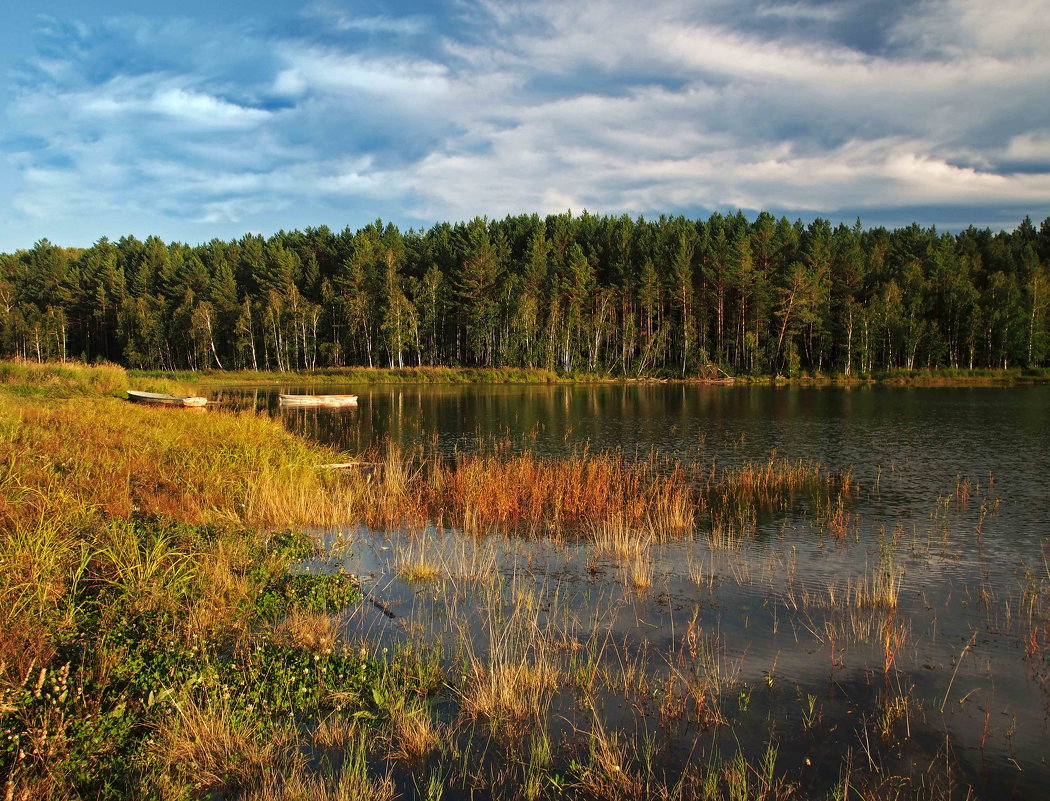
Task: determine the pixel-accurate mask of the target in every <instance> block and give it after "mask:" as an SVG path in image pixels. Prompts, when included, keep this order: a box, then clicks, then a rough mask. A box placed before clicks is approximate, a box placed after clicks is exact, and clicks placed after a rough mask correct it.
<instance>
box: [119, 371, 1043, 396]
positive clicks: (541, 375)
mask: <svg viewBox="0 0 1050 801" xmlns="http://www.w3.org/2000/svg"><path fill="white" fill-rule="evenodd" d="M128 375H129V377H130V378H132V379H134V380H135V381H137V382H145V383H153V384H156V382H161V384H164V383H167V384H169V385H170V384H172V383H181V384H183V385H188V386H208V385H230V384H237V385H253V384H258V385H272V384H289V383H299V384H316V385H324V384H596V383H691V384H733V383H740V384H771V385H778V386H780V385H801V386H860V385H866V384H887V385H892V386H990V385H1010V384H1045V383H1050V368H1023V369H1022V368H1010V369H1006V370H989V369H974V370H964V369H952V368H937V369H917V370H905V369H899V370H880V371H875V372H872V373H865V372H859V373H854V374H852V375H850V376H845V375H843V374H841V373H820V372H810V373H802V374H800V375H796V376H782V375H777V376H771V375H746V374H743V375H735V376H734V375H729V374H725V373H722V372H720V371H710V372H708V373H707V374H705V375H702V376H688V377H686V378H682V377H681V376H679V375H677V374H673V373H660V374H653V375H645V376H622V375H617V374H613V373H603V372H586V371H576V372H572V373H558V372H555V371H552V370H541V369H526V368H510V367H506V368H488V369H486V368H469V367H405V368H393V369H391V368H381V367H374V368H373V367H362V368H324V369H317V370H303V371H298V372H271V371H254V370H239V371H221V370H201V371H199V372H185V371H184V372H162V371H137V370H132V371H128ZM158 391H163V390H158Z"/></svg>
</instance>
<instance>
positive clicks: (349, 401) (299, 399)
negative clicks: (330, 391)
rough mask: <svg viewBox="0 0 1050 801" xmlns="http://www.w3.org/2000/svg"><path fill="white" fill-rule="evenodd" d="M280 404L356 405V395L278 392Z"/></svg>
mask: <svg viewBox="0 0 1050 801" xmlns="http://www.w3.org/2000/svg"><path fill="white" fill-rule="evenodd" d="M277 402H278V403H279V404H280V405H281V406H356V405H357V395H285V394H283V393H282V394H279V395H278V396H277Z"/></svg>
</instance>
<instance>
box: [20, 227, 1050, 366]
mask: <svg viewBox="0 0 1050 801" xmlns="http://www.w3.org/2000/svg"><path fill="white" fill-rule="evenodd" d="M1048 323H1050V218H1048V219H1047V220H1045V221H1043V222H1042V224H1041V225H1040V226H1039V227H1038V228H1036V226H1035V225H1034V224H1033V223H1032V221H1031V220H1030V219H1029V218H1025V219H1024V220H1023V221H1022V222H1021V223H1020V225H1019V226H1018V227H1017V228H1016V229H1015V230H1013V231H1012V232H1005V231H1004V232H993V231H992V230H990V229H977V228H974V227H970V228H968V229H966V230H963V231H961V232H959V233H943V232H938V231H937V230H936V229H935V228H925V227H922V226H920V225H918V224H912V225H910V226H908V227H905V228H898V229H895V230H887V229H886V228H881V227H880V228H870V229H865V228H862V227H861V224H860V221H859V220H858V222H857V223H856V224H855V225H853V226H848V225H841V224H840V225H837V226H833V225H832V224H831V223H830V222H829V221H827V220H826V219H821V218H817V219H814V220H813V221H812V222H810V223H808V224H805V223H803V222H802V221H801V220H798V221H795V222H791V221H789V220H788V219H786V218H780V219H777V218H776V217H774V216H773V215H771V214H769V213H766V212H763V213H760V214H759V215H758V216H757V217H756V218H755V219H754V220H749V219H748V218H747V217H746V216H745V215H744V214H743V213H740V212H738V213H736V214H728V215H726V214H721V213H715V214H713V215H712V216H711V217H709V218H708V219H706V220H692V219H687V218H685V217H670V216H661V217H659V218H658V219H654V220H647V219H643V218H637V219H633V218H631V217H628V216H621V217H614V216H597V215H592V214H588V213H586V212H585V213H583V214H582V215H573V214H571V213H566V214H559V215H551V216H548V217H546V218H541V217H539V216H537V215H522V216H516V217H507V218H506V219H502V220H488V219H482V218H476V219H474V220H471V221H469V222H461V223H456V224H452V223H440V224H437V225H434V226H433V227H432V228H430V229H428V230H409V231H401V230H399V229H398V228H397V227H396V226H394V225H391V224H384V223H383V222H382V221H380V220H377V221H376V222H374V223H372V224H370V225H367V226H365V227H364V228H361V229H360V230H358V231H352V230H350V229H349V228H346V229H345V230H343V231H341V232H335V231H333V230H331V229H329V228H327V227H323V226H322V227H319V228H307V229H306V230H303V231H298V230H296V231H290V232H286V231H281V232H278V233H276V234H274V235H273V236H270V237H269V238H266V237H263V236H259V235H254V234H250V235H245V236H243V237H241V238H240V239H238V240H236V241H221V240H218V239H213V240H212V241H210V242H208V243H206V244H199V245H195V246H191V245H188V244H183V243H179V242H172V243H165V242H164V241H162V240H161V239H159V238H158V237H155V236H150V237H148V238H146V239H145V241H140V240H139V239H136V238H135V237H133V236H124V237H122V238H120V239H119V240H118V241H116V242H114V241H111V240H109V239H107V238H102V239H100V240H98V241H97V242H96V243H95V244H94V245H92V246H91V247H89V248H86V249H84V248H65V247H59V246H56V245H54V244H52V243H51V242H49V241H48V240H46V239H44V240H41V241H39V242H37V243H36V244H35V245H34V246H33V247H32V248H31V249H29V250H19V251H17V252H15V253H6V254H2V255H0V353H2V355H3V356H5V357H21V358H23V359H29V360H33V361H48V360H56V359H57V360H61V359H79V360H83V361H87V362H95V361H102V360H107V361H112V362H116V363H119V364H122V365H125V366H127V367H133V368H142V369H163V370H176V369H189V370H201V369H208V368H218V369H225V370H233V369H249V370H264V369H265V370H276V371H282V370H300V369H313V368H320V367H345V366H360V365H367V366H390V367H403V366H410V365H462V366H482V367H542V368H547V369H551V370H557V371H558V372H561V373H573V372H581V371H590V372H600V373H606V374H609V375H618V376H664V377H675V376H678V377H689V376H702V377H703V376H707V377H715V376H717V375H722V374H726V375H785V376H793V375H799V374H802V373H804V372H810V373H816V372H819V373H824V374H839V375H844V376H862V375H865V374H871V373H872V372H874V371H878V370H885V369H896V368H904V369H917V368H956V369H977V368H980V369H986V368H1010V367H1038V366H1042V365H1046V364H1047V362H1048V359H1050V333H1048V329H1050V325H1048Z"/></svg>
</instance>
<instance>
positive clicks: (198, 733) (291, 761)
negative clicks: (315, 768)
mask: <svg viewBox="0 0 1050 801" xmlns="http://www.w3.org/2000/svg"><path fill="white" fill-rule="evenodd" d="M156 756H157V759H158V761H159V763H160V765H161V766H162V768H161V769H162V776H164V777H165V778H166V779H167V780H168V782H170V785H169V786H171V787H178V786H186V785H189V786H192V787H195V788H197V789H198V790H204V791H206V792H209V793H224V794H230V793H238V794H244V793H248V792H251V791H252V790H260V789H264V788H267V787H272V786H274V785H275V784H278V783H279V782H280V779H281V777H283V776H285V775H288V774H290V773H291V772H293V771H294V770H295V768H296V767H299V766H300V765H301V760H302V757H301V756H300V755H299V753H298V751H297V749H296V737H295V733H294V732H292V731H289V730H285V729H274V728H270V729H268V730H266V731H263V730H261V729H260V728H258V727H257V726H248V725H245V724H243V723H242V722H240V721H238V720H237V718H236V716H235V714H234V713H233V711H232V710H231V709H230V708H229V707H228V706H227V705H226V704H225V703H223V702H221V701H216V702H212V703H210V704H202V703H198V702H196V701H194V700H192V699H189V698H185V699H183V701H182V702H181V703H180V704H179V705H178V707H177V714H176V715H175V716H173V717H172V718H171V719H170V721H169V722H168V724H167V725H166V726H164V728H163V729H162V730H161V731H160V732H159V736H158V746H157V754H156Z"/></svg>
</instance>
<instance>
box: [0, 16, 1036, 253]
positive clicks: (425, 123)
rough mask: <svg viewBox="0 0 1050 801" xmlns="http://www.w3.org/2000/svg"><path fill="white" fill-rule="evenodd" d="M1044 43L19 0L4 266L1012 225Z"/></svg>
mask: <svg viewBox="0 0 1050 801" xmlns="http://www.w3.org/2000/svg"><path fill="white" fill-rule="evenodd" d="M12 6H15V8H12ZM30 6H31V8H30ZM144 9H148V11H145V10H144ZM1047 42H1050V14H1047V13H1046V7H1045V0H994V2H992V1H989V0H928V1H927V2H914V0H906V2H896V0H890V1H889V2H872V0H836V1H835V2H807V0H788V2H774V1H773V0H725V2H717V1H711V0H699V1H696V0H694V2H687V1H686V0H649V2H644V3H643V2H640V1H637V0H630V1H629V0H602V1H601V2H593V1H592V2H577V0H535V1H534V2H513V1H511V2H505V1H502V0H501V1H497V0H415V1H410V0H392V1H391V2H377V1H375V0H361V1H356V0H320V1H319V2H305V3H293V2H278V1H277V0H178V2H175V0H152V1H151V2H149V3H142V2H141V1H140V0H38V2H35V3H32V4H31V3H28V2H22V0H11V1H10V2H6V3H4V5H3V8H2V10H0V116H2V118H3V122H2V126H0V250H12V249H14V248H19V247H28V246H30V245H32V243H33V242H34V241H36V240H37V239H40V238H41V237H48V238H49V239H51V240H52V241H54V242H57V243H59V244H64V245H87V244H90V243H91V242H93V241H95V240H96V239H98V238H99V237H101V236H103V235H107V236H110V237H119V236H120V235H122V234H126V233H133V234H136V235H138V236H140V237H142V236H145V235H147V234H150V233H156V234H159V235H161V236H163V237H165V238H166V239H180V240H184V241H189V242H199V241H205V240H208V239H210V238H212V237H214V236H219V237H231V236H238V235H240V234H242V233H245V232H248V231H259V232H262V233H269V232H272V231H274V230H277V229H280V228H296V227H305V226H310V225H320V224H327V225H329V226H331V227H333V228H342V227H344V226H346V225H350V226H352V227H357V226H360V225H362V224H364V223H366V222H368V221H370V220H373V219H375V218H376V217H382V218H383V219H384V220H390V221H393V222H396V223H398V224H399V225H402V226H404V227H412V226H428V225H430V224H432V223H433V222H435V221H437V220H446V219H448V220H458V219H466V218H470V217H473V216H475V215H482V216H486V215H487V216H489V217H501V216H503V215H505V214H517V213H522V212H526V213H531V212H539V213H547V212H556V211H565V210H567V209H572V210H573V211H575V212H579V211H582V210H583V209H588V210H590V211H592V212H596V213H610V214H619V213H622V212H628V213H631V214H632V215H633V214H639V213H641V214H657V213H661V212H670V213H685V214H688V215H690V216H706V215H707V214H708V213H710V211H711V210H713V209H722V210H727V209H732V210H735V209H738V208H741V209H744V210H745V211H747V212H749V213H753V212H754V211H755V210H758V209H769V210H772V211H774V212H776V213H778V214H779V213H785V214H787V215H789V216H790V217H792V218H793V217H796V216H800V217H802V218H804V219H810V218H812V217H814V216H817V215H822V216H827V217H831V218H832V219H835V220H839V219H842V220H848V221H852V220H853V219H854V218H856V217H857V216H858V215H859V216H860V217H861V219H862V221H863V222H864V223H865V224H868V225H875V224H886V225H891V226H892V225H896V224H906V223H908V222H910V221H912V220H918V221H919V222H922V223H923V224H936V225H938V226H939V227H943V228H948V229H958V228H960V227H965V226H966V225H968V224H970V223H973V224H976V225H980V226H985V225H987V226H992V227H994V228H1001V227H1006V228H1013V227H1014V226H1015V225H1016V224H1017V222H1018V221H1019V220H1020V219H1021V218H1022V217H1023V216H1024V215H1025V214H1030V215H1031V216H1032V217H1033V218H1034V219H1036V220H1037V222H1038V220H1041V219H1043V218H1044V217H1046V216H1048V215H1050V47H1048V46H1047Z"/></svg>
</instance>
